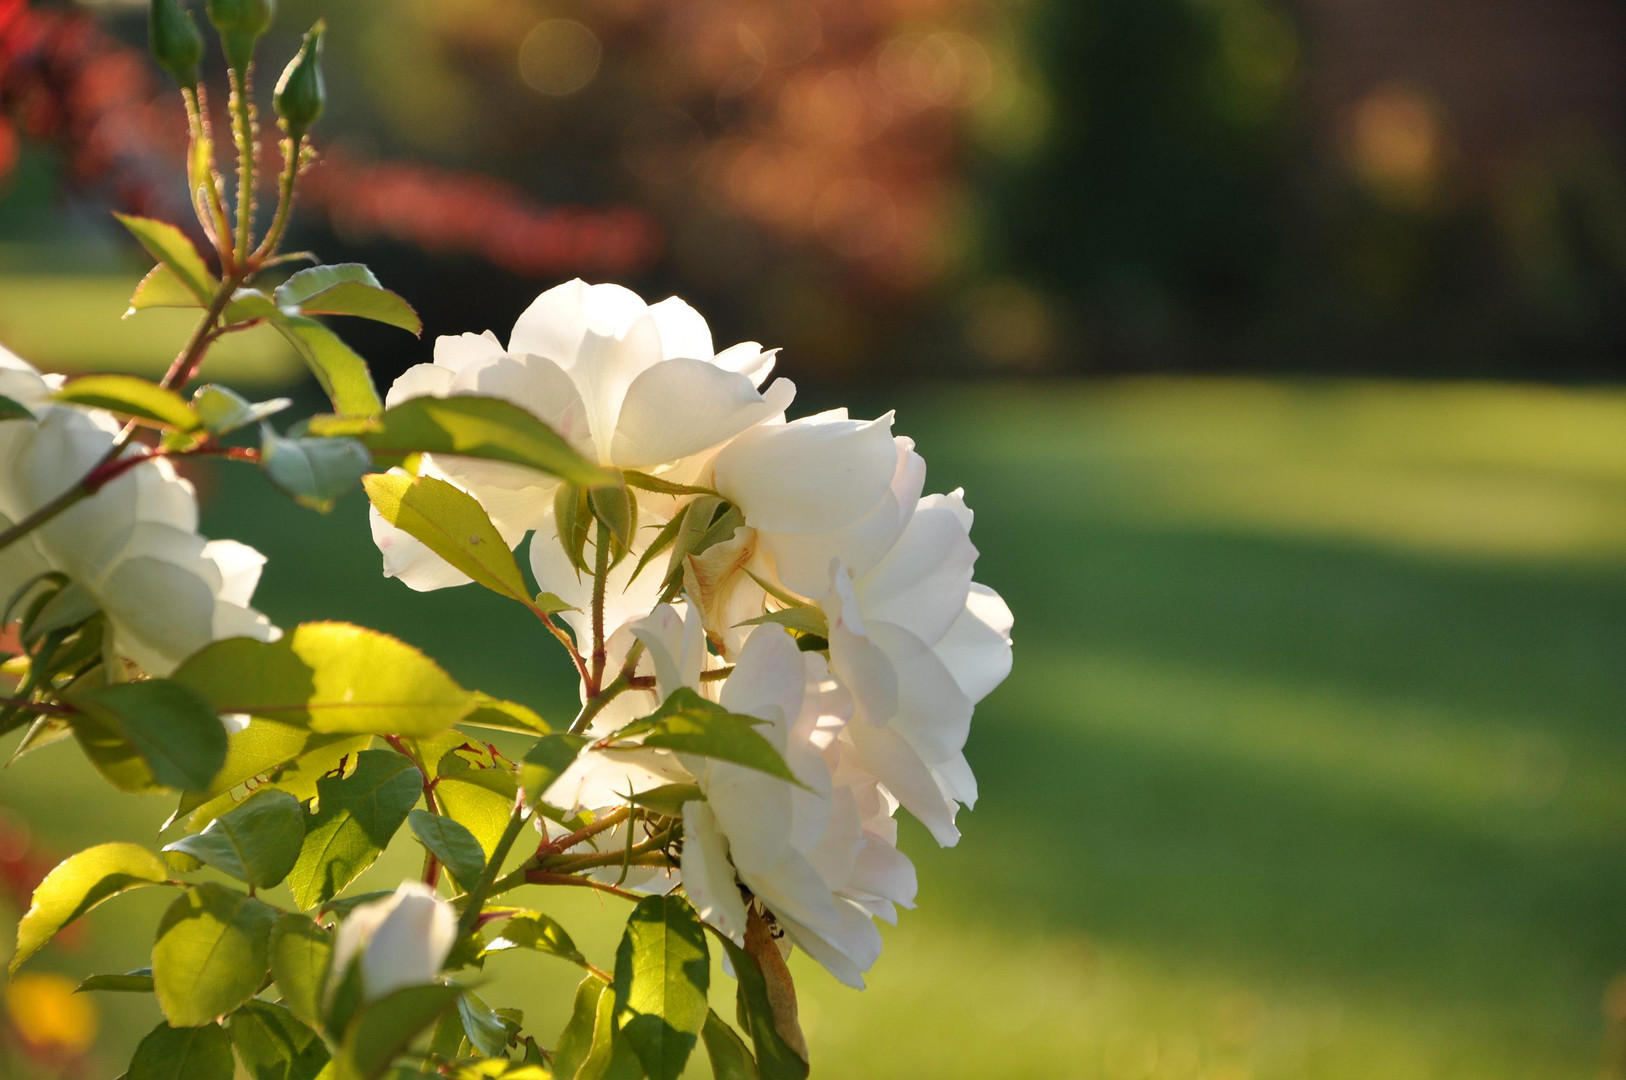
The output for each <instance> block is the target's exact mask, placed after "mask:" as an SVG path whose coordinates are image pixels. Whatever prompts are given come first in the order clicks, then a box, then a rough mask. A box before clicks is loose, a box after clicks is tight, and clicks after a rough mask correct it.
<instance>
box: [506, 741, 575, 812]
mask: <svg viewBox="0 0 1626 1080" xmlns="http://www.w3.org/2000/svg"><path fill="white" fill-rule="evenodd" d="M587 742H588V740H587V737H586V736H585V735H572V734H570V733H568V732H564V731H556V732H554V733H553V734H551V735H544V736H542V737H541V738H540V739H538V740H536V742H535V743H533V744H532V746H531V748H530V750H528V751H526V753H525V760H524V761H523V762H521V764H520V768H519V783H520V787H521V788H523V789H524V791H525V801H526V802H527V803H530V804H531V805H533V806H534V805H536V803H537V802H538V801H539V800H540V799H541V798H542V793H543V792H544V791H546V790H548V786H549V785H550V784H552V783H553V782H554V781H555V780H557V779H559V774H560V773H562V772H564V771H565V770H566V769H568V768H570V766H571V763H572V762H574V761H575V760H576V756H577V755H578V754H580V753H581V750H582V747H584V746H586V745H587Z"/></svg>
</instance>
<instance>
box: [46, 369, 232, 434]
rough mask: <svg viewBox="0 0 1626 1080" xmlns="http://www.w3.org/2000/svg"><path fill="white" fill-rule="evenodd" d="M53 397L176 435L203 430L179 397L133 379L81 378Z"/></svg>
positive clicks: (84, 376) (85, 376) (65, 385)
mask: <svg viewBox="0 0 1626 1080" xmlns="http://www.w3.org/2000/svg"><path fill="white" fill-rule="evenodd" d="M52 397H54V398H55V399H56V400H57V401H65V402H68V403H69V404H71V405H84V406H87V407H89V408H92V409H106V410H107V411H108V412H114V413H118V414H119V415H121V416H130V417H134V418H135V419H137V420H145V421H147V422H148V423H150V424H155V425H157V426H158V427H164V428H174V429H175V430H176V431H196V430H197V429H198V428H200V427H202V426H203V422H202V421H201V420H199V419H198V414H197V413H195V412H193V411H192V406H190V405H188V404H187V403H186V401H185V400H184V399H182V397H181V395H179V394H177V393H176V392H175V391H173V390H165V389H164V388H163V387H162V386H159V385H158V384H157V383H152V382H148V381H147V380H146V379H142V378H138V377H136V376H134V375H83V376H80V377H79V378H77V379H73V380H71V381H69V382H67V383H65V384H64V385H63V387H62V389H60V390H58V391H57V392H56V393H55V394H53V395H52Z"/></svg>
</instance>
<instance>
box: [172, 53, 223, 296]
mask: <svg viewBox="0 0 1626 1080" xmlns="http://www.w3.org/2000/svg"><path fill="white" fill-rule="evenodd" d="M181 97H182V99H183V100H184V101H185V102H186V120H187V127H188V128H189V129H190V132H191V136H192V145H191V147H190V153H189V155H188V157H187V163H186V164H187V186H188V187H192V186H193V183H194V181H196V180H199V179H207V181H208V183H207V185H204V190H203V192H202V194H201V198H202V202H201V203H200V202H199V198H200V193H199V191H198V190H197V188H195V187H194V188H193V190H192V191H191V192H190V194H191V202H192V205H193V208H194V210H195V212H196V213H197V217H198V222H199V224H201V225H202V226H203V229H204V231H205V232H207V233H208V234H209V239H210V240H211V241H213V242H214V245H215V251H216V252H217V253H218V254H219V255H220V266H221V269H222V270H229V269H230V268H231V266H232V265H233V260H232V250H231V221H230V220H229V219H228V218H227V217H226V205H225V202H224V200H222V199H221V196H220V185H219V184H218V182H217V178H216V174H215V169H214V137H213V135H212V134H211V133H210V131H209V104H208V101H209V99H208V97H207V96H206V95H205V94H204V90H203V86H202V85H201V84H200V85H198V86H197V87H195V88H194V87H184V88H182V90H181ZM201 153H207V154H208V155H209V162H208V164H209V168H208V169H207V171H206V173H205V174H204V175H201V176H200V175H198V174H197V173H195V172H194V171H193V164H194V163H195V162H196V161H197V158H198V155H199V154H201Z"/></svg>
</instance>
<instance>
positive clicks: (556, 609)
mask: <svg viewBox="0 0 1626 1080" xmlns="http://www.w3.org/2000/svg"><path fill="white" fill-rule="evenodd" d="M536 609H537V610H538V611H540V612H541V613H542V614H544V615H557V614H559V613H560V612H561V611H580V610H581V608H579V607H577V606H576V605H575V604H571V603H567V602H566V601H564V600H561V599H560V598H559V597H558V596H557V595H556V594H554V593H550V592H539V593H537V594H536Z"/></svg>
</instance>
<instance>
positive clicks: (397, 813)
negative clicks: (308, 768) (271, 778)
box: [288, 750, 423, 908]
mask: <svg viewBox="0 0 1626 1080" xmlns="http://www.w3.org/2000/svg"><path fill="white" fill-rule="evenodd" d="M316 790H317V810H316V813H315V814H313V815H312V816H311V818H310V820H309V821H308V822H307V823H306V826H305V845H304V847H303V848H301V849H300V852H299V861H298V862H296V863H295V864H294V868H293V871H292V872H291V873H290V874H289V875H288V886H289V888H291V889H292V890H293V894H294V901H295V902H296V903H297V904H299V906H300V907H301V908H312V907H315V906H316V905H317V904H325V903H327V902H328V901H329V900H331V899H333V897H334V896H336V895H338V892H339V890H340V889H343V888H344V887H345V886H346V885H349V884H350V883H351V882H352V881H354V880H356V878H357V876H358V875H360V874H361V872H362V871H363V870H365V869H367V868H368V867H369V866H371V865H372V864H373V861H374V860H375V859H377V858H378V856H379V853H381V852H382V851H383V850H384V848H385V847H387V846H388V845H389V842H390V838H391V837H392V836H394V835H395V833H396V830H398V829H400V827H401V825H402V823H403V822H405V821H406V818H407V812H408V811H410V810H411V809H412V807H413V806H414V805H415V804H416V803H417V801H418V796H419V795H421V794H423V777H422V775H421V774H420V773H419V772H418V767H417V766H416V765H414V764H413V763H412V760H411V759H410V758H408V757H406V756H405V755H403V754H397V753H396V752H395V751H393V750H363V751H362V752H361V753H360V754H358V755H357V758H356V771H355V772H354V773H352V774H351V775H350V776H348V777H345V778H343V779H340V778H339V777H335V776H324V777H323V778H322V779H321V780H318V781H317V784H316Z"/></svg>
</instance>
